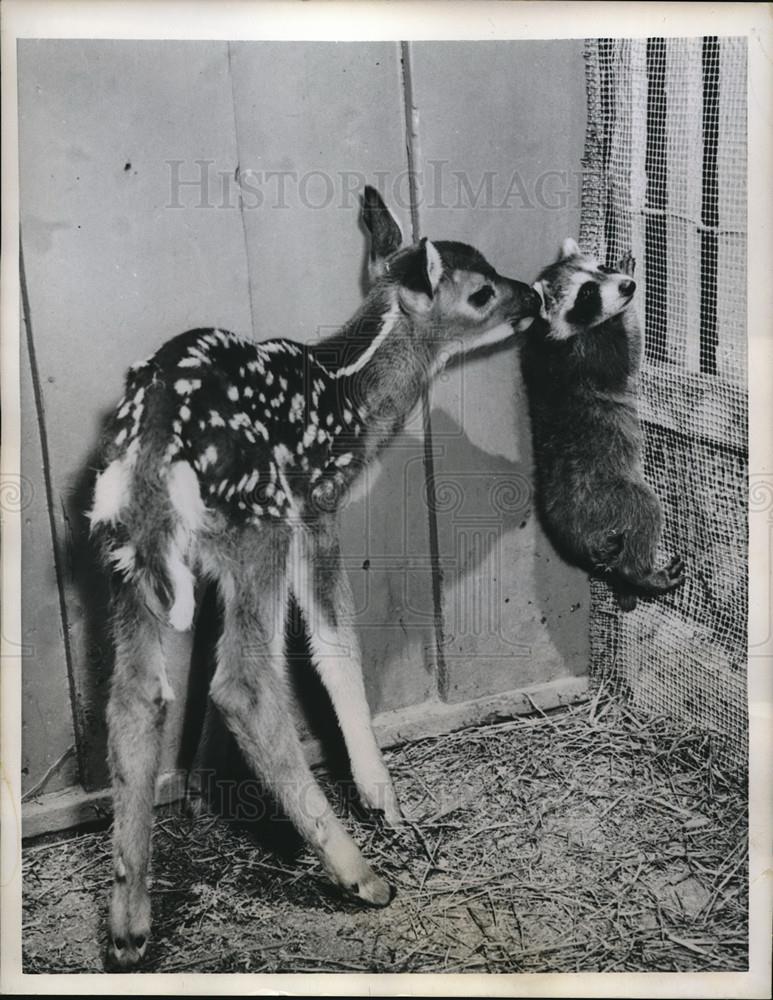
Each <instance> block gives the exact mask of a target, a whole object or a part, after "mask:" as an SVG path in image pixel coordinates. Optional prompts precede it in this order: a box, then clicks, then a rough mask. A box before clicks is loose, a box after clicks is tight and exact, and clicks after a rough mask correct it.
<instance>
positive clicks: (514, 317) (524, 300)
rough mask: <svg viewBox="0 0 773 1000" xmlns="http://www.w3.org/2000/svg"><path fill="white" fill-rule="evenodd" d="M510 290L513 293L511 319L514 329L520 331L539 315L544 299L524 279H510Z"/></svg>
mask: <svg viewBox="0 0 773 1000" xmlns="http://www.w3.org/2000/svg"><path fill="white" fill-rule="evenodd" d="M510 292H511V295H512V303H511V307H510V320H511V322H512V324H513V329H514V330H515V331H516V332H518V333H520V332H521V331H522V330H525V329H526V328H527V327H529V326H531V323H532V321H533V320H534V319H535V317H537V316H539V314H540V310H541V309H542V299H541V298H540V297H539V295H538V294H537V292H535V291H534V289H533V288H531V287H530V286H529V285H527V284H524V282H522V281H510Z"/></svg>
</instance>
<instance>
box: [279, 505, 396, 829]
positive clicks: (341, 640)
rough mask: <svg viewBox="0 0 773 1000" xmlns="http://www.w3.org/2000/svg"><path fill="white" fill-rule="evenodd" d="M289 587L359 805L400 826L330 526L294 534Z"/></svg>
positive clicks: (351, 603) (349, 595)
mask: <svg viewBox="0 0 773 1000" xmlns="http://www.w3.org/2000/svg"><path fill="white" fill-rule="evenodd" d="M290 572H291V587H292V591H293V594H294V595H295V599H296V601H297V602H298V605H299V607H300V608H301V611H302V612H303V617H304V619H305V621H306V627H307V629H308V634H309V639H310V643H311V653H312V659H313V662H314V666H315V668H316V670H317V672H318V674H319V676H320V678H321V680H322V683H323V684H324V685H325V688H326V690H327V692H328V694H329V695H330V700H331V702H332V703H333V708H334V710H335V713H336V717H337V719H338V724H339V726H340V727H341V733H342V735H343V737H344V742H345V743H346V749H347V752H348V754H349V762H350V765H351V768H352V777H353V778H354V783H355V785H356V786H357V791H358V792H359V794H360V797H361V799H362V801H363V803H364V804H365V805H366V806H368V808H370V809H373V810H375V811H378V812H380V813H382V814H383V816H384V819H385V820H386V822H387V823H388V824H389V825H390V826H399V825H400V824H401V823H402V822H403V814H402V812H401V809H400V804H399V802H398V800H397V795H396V793H395V789H394V785H393V784H392V779H391V777H390V775H389V771H388V770H387V768H386V765H385V764H384V759H383V757H382V756H381V751H380V750H379V748H378V744H377V743H376V737H375V735H374V733H373V725H372V722H371V714H370V708H369V706H368V700H367V697H366V694H365V685H364V683H363V678H362V662H361V657H360V645H359V642H358V639H357V634H356V632H355V630H354V627H353V624H352V620H353V618H354V600H353V597H352V591H351V586H350V584H349V579H348V577H347V575H346V570H345V569H344V567H343V565H342V563H341V553H340V549H339V544H338V537H337V533H336V531H335V527H334V525H333V523H332V521H331V522H329V523H322V524H321V525H320V526H319V528H318V530H316V531H314V532H307V531H304V532H303V533H301V532H298V533H296V535H295V538H294V541H293V546H292V548H291V553H290Z"/></svg>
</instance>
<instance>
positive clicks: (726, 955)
mask: <svg viewBox="0 0 773 1000" xmlns="http://www.w3.org/2000/svg"><path fill="white" fill-rule="evenodd" d="M718 749H721V748H718V747H717V744H716V740H715V739H714V738H712V737H711V736H709V735H707V734H705V733H700V732H693V731H686V730H685V729H684V727H683V726H682V725H681V724H679V725H677V724H675V723H673V722H670V721H668V720H666V719H664V718H640V717H637V716H636V715H634V714H633V713H632V712H631V711H630V710H629V709H628V708H626V707H625V706H622V705H620V704H619V703H616V702H613V701H612V700H610V699H609V698H607V696H606V695H605V694H603V693H602V694H600V695H598V696H597V697H596V698H595V699H594V700H593V701H592V702H590V703H588V704H586V705H583V706H580V707H577V708H575V709H574V710H571V711H566V712H563V713H561V714H553V715H549V716H548V715H537V716H535V717H532V718H525V719H523V718H522V719H515V720H513V721H510V722H505V723H501V724H497V725H489V726H482V727H479V728H475V729H468V730H464V731H461V732H457V733H452V734H450V735H445V736H440V737H437V738H432V739H426V740H422V741H420V742H416V743H413V744H410V745H406V746H403V747H400V748H397V749H394V750H392V751H390V752H389V753H388V754H387V757H388V763H389V765H390V768H391V770H392V773H393V775H394V776H395V779H396V783H397V786H398V790H399V792H400V794H401V797H402V799H403V802H404V803H405V805H406V806H407V808H408V809H409V811H410V812H411V813H412V815H414V816H416V817H420V818H419V819H418V821H417V822H415V823H414V824H413V826H411V827H409V828H408V829H407V830H406V831H405V832H402V833H400V834H395V833H390V832H388V831H384V830H382V829H379V828H378V827H377V826H375V825H373V824H368V823H362V822H359V821H356V820H355V819H353V818H352V816H351V815H347V818H346V822H347V824H348V825H349V826H350V828H351V829H352V831H353V833H354V835H355V837H356V838H357V840H358V841H359V842H360V843H361V844H362V845H363V847H364V850H365V853H366V856H367V857H368V858H369V860H370V861H371V862H372V863H373V865H374V866H375V867H376V868H377V869H378V870H379V871H380V873H382V874H383V875H385V876H386V877H387V878H388V879H390V881H391V882H392V883H393V884H394V885H395V887H396V890H397V895H396V897H395V899H394V900H393V902H392V904H391V905H390V906H389V907H387V908H386V909H384V910H368V909H363V908H360V907H359V906H357V905H356V904H354V903H350V902H348V901H346V900H344V899H342V898H341V896H340V895H339V894H338V893H337V892H336V891H335V889H333V888H332V887H331V886H330V884H329V882H328V880H327V878H326V876H325V874H324V873H323V872H322V870H321V868H320V865H319V863H318V862H317V861H316V859H315V858H314V857H313V856H312V855H311V854H309V853H308V852H307V851H306V850H301V851H300V853H295V852H294V846H295V840H294V838H293V837H292V831H289V830H288V829H287V827H286V826H282V825H280V826H279V827H278V828H277V830H278V832H276V833H275V847H276V846H277V845H278V846H279V848H280V850H279V851H278V852H277V850H268V849H267V848H266V847H265V846H262V845H261V844H260V843H256V840H255V838H254V837H253V836H252V835H251V834H250V832H249V831H248V830H247V829H245V828H243V827H241V826H237V825H235V824H229V823H226V822H223V821H222V819H219V818H216V817H215V816H213V815H210V814H205V815H201V816H199V817H196V818H193V817H191V816H188V815H186V814H184V813H183V812H182V811H180V810H178V811H176V812H171V813H167V814H166V815H163V816H160V817H159V819H158V820H157V825H156V832H155V841H154V844H155V864H154V872H155V877H154V880H153V892H152V895H153V906H154V920H155V924H154V934H153V941H152V947H151V950H150V952H149V956H148V962H147V965H146V966H145V968H146V969H147V970H148V971H158V972H181V971H186V972H318V971H323V972H344V971H358V972H579V971H583V972H585V971H616V972H623V971H698V970H705V971H720V970H727V971H729V970H734V971H737V970H742V969H744V968H746V966H747V917H746V913H747V825H746V815H747V809H746V806H747V797H746V786H745V782H744V780H743V777H742V776H741V775H738V774H735V773H732V772H730V771H728V770H727V769H726V765H724V764H723V763H722V759H723V758H722V756H721V753H719V752H718ZM285 841H286V843H287V846H288V848H289V850H288V851H284V852H283V851H282V850H281V847H282V844H283V842H285ZM24 865H25V867H24V879H25V882H24V886H25V888H24V931H23V941H24V965H25V970H26V971H28V972H60V971H61V972H65V971H67V972H76V971H100V970H101V969H102V958H103V954H104V949H105V943H106V938H105V916H106V905H107V898H108V892H109V887H110V882H111V860H110V843H109V832H108V831H107V830H102V831H99V832H96V833H88V834H82V835H80V836H76V837H71V838H70V839H67V840H65V841H59V842H54V843H46V844H33V845H31V846H30V847H29V848H28V849H27V851H26V852H25V861H24Z"/></svg>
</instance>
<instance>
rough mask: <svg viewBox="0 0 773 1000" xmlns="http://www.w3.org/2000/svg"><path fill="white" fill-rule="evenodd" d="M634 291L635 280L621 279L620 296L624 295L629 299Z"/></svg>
mask: <svg viewBox="0 0 773 1000" xmlns="http://www.w3.org/2000/svg"><path fill="white" fill-rule="evenodd" d="M635 291H636V282H635V281H621V282H620V294H621V295H622V296H624V297H625V298H627V299H630V297H631V296H632V295H633V293H634V292H635Z"/></svg>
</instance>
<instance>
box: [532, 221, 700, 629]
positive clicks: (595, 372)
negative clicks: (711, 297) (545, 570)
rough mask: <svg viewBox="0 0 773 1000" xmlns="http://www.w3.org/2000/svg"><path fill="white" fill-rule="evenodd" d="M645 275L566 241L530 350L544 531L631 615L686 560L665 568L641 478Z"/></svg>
mask: <svg viewBox="0 0 773 1000" xmlns="http://www.w3.org/2000/svg"><path fill="white" fill-rule="evenodd" d="M634 267H635V261H634V259H633V257H632V256H631V254H630V253H628V254H626V255H625V257H624V258H623V259H622V260H621V261H620V263H619V265H618V268H617V269H613V268H607V267H603V266H601V265H599V264H598V263H597V262H596V261H595V260H594V259H593V258H592V257H589V256H587V255H586V254H583V253H582V252H581V251H580V248H579V247H578V246H577V244H576V243H575V241H574V240H572V239H567V240H565V241H564V244H563V246H562V248H561V252H560V254H559V257H558V259H557V260H556V261H555V262H554V263H553V264H551V265H550V266H548V267H547V268H545V269H544V270H543V271H542V273H541V274H540V276H539V278H538V280H537V281H536V283H535V284H534V289H535V291H536V292H537V293H538V294H539V296H540V298H541V299H542V312H541V317H540V319H538V320H536V321H535V322H534V323H533V324H532V326H531V329H530V330H529V331H528V333H527V334H526V335H525V340H524V342H523V347H522V352H521V365H522V370H523V376H524V381H525V383H526V389H527V392H528V396H529V408H530V413H531V423H532V436H533V441H534V458H535V464H536V484H537V493H538V496H537V503H538V509H539V512H540V515H541V518H542V521H543V524H544V527H545V530H546V532H547V533H548V535H549V537H550V538H551V540H552V541H553V543H554V545H555V547H556V549H557V550H558V552H559V553H560V554H561V555H562V556H563V557H564V558H565V559H567V561H569V562H571V563H574V564H576V565H578V566H580V567H582V568H583V569H586V570H588V571H589V572H590V573H592V574H594V575H601V576H603V577H605V578H606V579H607V580H608V582H609V583H610V585H611V587H612V588H613V590H614V591H615V593H616V595H617V598H618V601H619V603H620V606H621V608H622V609H623V610H625V611H629V610H632V609H633V608H635V607H636V602H637V596H654V595H657V594H664V593H666V592H667V591H669V590H673V589H674V588H675V587H678V586H679V585H680V584H681V583H683V582H684V563H683V561H682V559H681V558H680V557H679V556H674V557H673V559H671V561H670V562H669V563H668V564H667V565H666V566H662V567H659V568H656V566H655V559H656V552H657V547H658V543H659V541H660V535H661V529H662V512H661V507H660V502H659V500H658V498H657V496H656V495H655V492H654V491H653V490H652V488H651V487H650V486H649V485H648V484H647V483H646V482H645V480H644V477H643V474H642V463H641V451H642V434H641V428H640V425H639V417H638V412H637V408H636V377H637V374H638V370H639V365H640V361H641V352H642V336H641V331H640V328H639V323H638V320H637V317H636V314H635V311H634V309H633V308H631V302H632V300H633V295H634V292H635V291H636V282H635V281H634V280H633V272H634Z"/></svg>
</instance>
